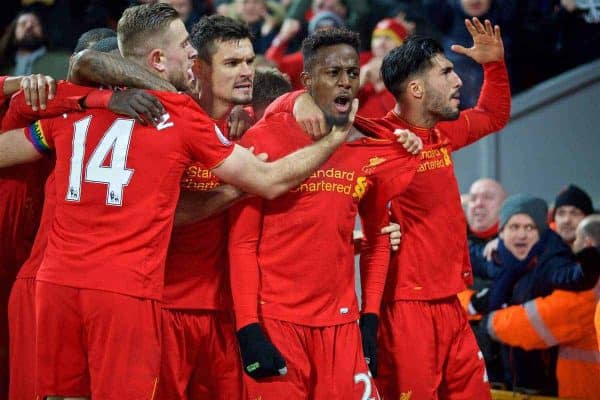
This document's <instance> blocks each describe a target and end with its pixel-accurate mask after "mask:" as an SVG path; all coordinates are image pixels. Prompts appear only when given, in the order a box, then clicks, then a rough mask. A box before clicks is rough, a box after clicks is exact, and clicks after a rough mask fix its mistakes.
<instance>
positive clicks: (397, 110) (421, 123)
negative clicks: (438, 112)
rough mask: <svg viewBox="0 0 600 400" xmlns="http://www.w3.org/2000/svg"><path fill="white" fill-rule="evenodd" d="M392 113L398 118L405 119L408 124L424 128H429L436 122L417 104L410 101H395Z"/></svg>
mask: <svg viewBox="0 0 600 400" xmlns="http://www.w3.org/2000/svg"><path fill="white" fill-rule="evenodd" d="M394 114H396V116H398V118H400V119H402V120H404V121H406V123H408V124H409V125H412V126H416V127H419V128H424V129H431V128H433V127H434V126H435V124H436V123H437V120H436V119H435V118H433V117H432V116H431V115H430V114H429V113H427V111H426V110H425V109H424V108H423V107H420V106H419V105H415V104H410V103H402V104H400V103H396V105H395V106H394Z"/></svg>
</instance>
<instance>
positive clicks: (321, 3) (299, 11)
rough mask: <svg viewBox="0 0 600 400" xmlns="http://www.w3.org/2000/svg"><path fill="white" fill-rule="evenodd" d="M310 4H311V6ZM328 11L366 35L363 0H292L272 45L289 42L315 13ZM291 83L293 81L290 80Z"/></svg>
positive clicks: (365, 2)
mask: <svg viewBox="0 0 600 400" xmlns="http://www.w3.org/2000/svg"><path fill="white" fill-rule="evenodd" d="M311 4H312V6H311ZM323 11H329V12H332V13H334V14H337V15H338V16H339V17H340V18H341V19H342V20H344V21H345V24H346V26H347V27H348V28H350V29H351V30H353V31H355V32H359V33H360V34H361V36H362V37H365V36H366V35H368V34H369V33H370V32H369V29H368V26H366V24H364V21H365V18H366V17H367V15H368V14H369V4H368V2H367V1H364V0H292V2H291V4H290V6H289V8H288V11H287V15H286V18H285V20H284V21H283V25H282V27H281V30H280V31H279V33H278V34H277V36H276V37H275V39H274V40H273V45H274V46H278V45H280V44H281V43H284V42H285V43H289V42H291V41H292V40H293V39H294V38H297V36H298V33H300V32H301V30H302V27H303V25H304V24H305V22H306V18H307V17H308V20H310V19H311V17H313V16H315V15H316V14H318V13H320V12H323ZM292 83H293V82H292Z"/></svg>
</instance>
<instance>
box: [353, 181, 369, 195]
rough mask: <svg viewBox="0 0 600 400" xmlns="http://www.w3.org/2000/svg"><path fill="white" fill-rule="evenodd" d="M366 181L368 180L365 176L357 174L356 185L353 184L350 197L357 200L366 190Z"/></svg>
mask: <svg viewBox="0 0 600 400" xmlns="http://www.w3.org/2000/svg"><path fill="white" fill-rule="evenodd" d="M368 183H369V182H368V181H367V178H366V177H364V176H359V177H358V178H357V179H356V185H355V186H354V193H352V197H354V198H355V199H358V200H360V199H362V198H363V196H364V195H365V193H366V192H367V185H368Z"/></svg>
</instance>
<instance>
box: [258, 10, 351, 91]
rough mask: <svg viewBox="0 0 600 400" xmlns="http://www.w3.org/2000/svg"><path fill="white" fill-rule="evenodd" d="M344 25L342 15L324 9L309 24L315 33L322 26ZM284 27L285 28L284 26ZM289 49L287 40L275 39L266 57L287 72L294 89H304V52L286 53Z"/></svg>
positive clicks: (339, 26) (334, 26)
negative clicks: (302, 77) (302, 79)
mask: <svg viewBox="0 0 600 400" xmlns="http://www.w3.org/2000/svg"><path fill="white" fill-rule="evenodd" d="M343 26H344V20H343V19H342V17H341V16H340V15H338V14H336V13H334V12H331V11H323V12H320V13H318V14H317V15H315V16H314V17H313V18H312V19H311V20H310V23H309V24H308V32H309V34H312V33H314V32H315V31H316V30H317V29H322V28H342V27H343ZM282 29H284V28H283V27H282ZM287 49H288V42H287V41H277V40H274V41H273V44H272V45H271V47H270V48H269V50H267V53H266V54H265V57H266V58H267V60H270V61H273V62H274V63H276V64H277V67H278V68H279V70H280V71H281V72H283V73H284V74H287V75H288V76H289V77H290V80H291V82H292V87H293V88H294V90H297V89H302V88H303V86H302V82H301V81H300V74H302V70H303V69H304V64H303V61H302V53H301V52H300V51H297V52H294V53H291V54H286V51H287Z"/></svg>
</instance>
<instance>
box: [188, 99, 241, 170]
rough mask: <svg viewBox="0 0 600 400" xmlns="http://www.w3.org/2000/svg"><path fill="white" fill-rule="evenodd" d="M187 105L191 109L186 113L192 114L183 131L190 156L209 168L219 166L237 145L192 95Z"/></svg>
mask: <svg viewBox="0 0 600 400" xmlns="http://www.w3.org/2000/svg"><path fill="white" fill-rule="evenodd" d="M187 105H188V107H189V108H190V109H189V110H188V111H184V113H186V114H187V115H189V116H190V121H189V123H190V125H188V126H185V128H184V129H183V130H182V131H181V133H182V134H183V137H184V140H185V142H186V147H187V150H188V151H189V154H190V157H191V159H192V160H195V161H200V162H202V164H204V165H206V166H207V167H208V169H214V168H217V167H218V166H219V165H221V163H222V162H223V161H225V159H226V158H227V157H229V156H230V155H231V153H232V152H233V149H234V147H235V146H234V144H233V143H232V142H230V141H229V139H227V137H225V135H224V134H223V132H221V130H220V129H219V128H218V127H217V125H215V123H214V122H213V121H212V120H211V119H210V118H209V117H208V115H206V113H204V111H202V110H201V109H200V108H199V107H198V106H197V105H196V103H194V100H192V99H191V97H190V99H189V101H188V103H187ZM192 118H193V119H192Z"/></svg>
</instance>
